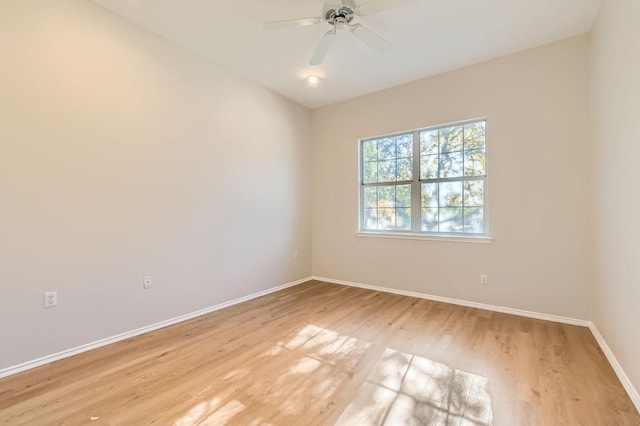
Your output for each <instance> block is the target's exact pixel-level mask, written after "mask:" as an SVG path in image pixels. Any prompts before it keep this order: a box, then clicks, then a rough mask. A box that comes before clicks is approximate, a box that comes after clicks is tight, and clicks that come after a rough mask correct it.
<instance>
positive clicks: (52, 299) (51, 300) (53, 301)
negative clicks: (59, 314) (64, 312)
mask: <svg viewBox="0 0 640 426" xmlns="http://www.w3.org/2000/svg"><path fill="white" fill-rule="evenodd" d="M57 304H58V292H57V291H47V292H46V293H44V307H45V308H53V307H54V306H56V305H57Z"/></svg>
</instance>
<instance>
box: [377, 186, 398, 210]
mask: <svg viewBox="0 0 640 426" xmlns="http://www.w3.org/2000/svg"><path fill="white" fill-rule="evenodd" d="M395 206H396V187H395V186H379V187H378V207H395Z"/></svg>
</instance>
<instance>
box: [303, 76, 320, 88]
mask: <svg viewBox="0 0 640 426" xmlns="http://www.w3.org/2000/svg"><path fill="white" fill-rule="evenodd" d="M304 81H306V82H307V86H311V87H316V86H317V85H318V84H320V77H318V76H317V75H309V76H307V78H305V79H304Z"/></svg>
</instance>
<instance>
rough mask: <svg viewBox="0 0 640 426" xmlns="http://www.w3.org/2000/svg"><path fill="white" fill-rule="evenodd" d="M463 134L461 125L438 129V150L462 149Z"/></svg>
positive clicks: (451, 150)
mask: <svg viewBox="0 0 640 426" xmlns="http://www.w3.org/2000/svg"><path fill="white" fill-rule="evenodd" d="M463 134H464V133H463V127H462V126H453V127H445V128H443V129H440V152H441V153H443V152H453V151H462V149H463Z"/></svg>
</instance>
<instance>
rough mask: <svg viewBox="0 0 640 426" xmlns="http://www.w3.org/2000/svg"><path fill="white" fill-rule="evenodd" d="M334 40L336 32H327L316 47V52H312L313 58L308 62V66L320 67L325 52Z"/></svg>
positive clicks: (325, 54)
mask: <svg viewBox="0 0 640 426" xmlns="http://www.w3.org/2000/svg"><path fill="white" fill-rule="evenodd" d="M335 38H336V30H335V29H333V30H329V31H327V32H326V33H325V34H324V36H323V37H322V39H321V40H320V43H318V47H316V51H315V52H313V56H312V57H311V59H310V60H309V65H320V64H321V63H322V60H323V59H324V57H325V56H327V52H328V51H329V48H330V47H331V44H332V43H333V40H335Z"/></svg>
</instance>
